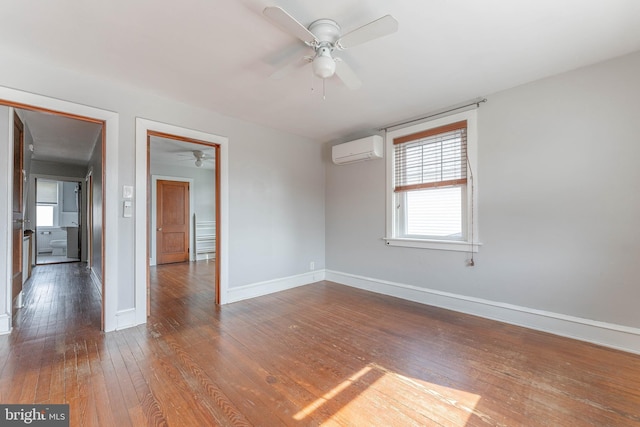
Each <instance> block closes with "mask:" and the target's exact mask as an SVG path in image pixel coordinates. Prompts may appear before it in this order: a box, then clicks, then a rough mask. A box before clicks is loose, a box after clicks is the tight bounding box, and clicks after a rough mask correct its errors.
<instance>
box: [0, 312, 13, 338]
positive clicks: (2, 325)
mask: <svg viewBox="0 0 640 427" xmlns="http://www.w3.org/2000/svg"><path fill="white" fill-rule="evenodd" d="M10 332H11V316H9V315H8V314H7V313H4V314H0V335H5V334H8V333H10Z"/></svg>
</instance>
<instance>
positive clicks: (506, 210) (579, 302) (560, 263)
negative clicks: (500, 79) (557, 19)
mask: <svg viewBox="0 0 640 427" xmlns="http://www.w3.org/2000/svg"><path fill="white" fill-rule="evenodd" d="M639 75H640V53H637V54H633V55H630V56H626V57H623V58H619V59H616V60H613V61H609V62H605V63H602V64H597V65H594V66H590V67H587V68H583V69H580V70H576V71H573V72H569V73H566V74H562V75H559V76H555V77H551V78H547V79H544V80H540V81H537V82H534V83H531V84H527V85H524V86H520V87H517V88H514V89H511V90H507V91H504V92H500V93H497V94H494V95H491V96H488V97H487V98H488V102H487V103H486V104H483V105H482V106H481V107H480V109H479V115H478V120H479V165H478V170H477V171H476V175H477V182H478V184H479V227H480V228H479V234H480V241H481V242H482V243H483V246H482V247H481V248H480V252H479V253H478V254H477V256H476V267H473V268H471V267H466V266H465V259H466V258H467V257H468V255H467V254H464V253H457V252H442V251H433V250H423V249H411V248H397V247H387V246H385V245H384V243H383V241H382V240H381V239H380V238H381V237H382V236H383V235H384V226H385V211H384V207H385V205H384V203H385V198H384V197H385V194H384V191H385V186H384V183H385V168H384V162H383V161H371V162H366V163H360V164H354V165H347V166H335V165H333V164H330V163H327V189H326V220H327V222H326V230H327V232H326V233H327V234H326V247H327V260H326V262H327V269H328V270H330V271H333V272H336V273H347V274H335V275H331V274H329V273H328V275H327V277H328V278H331V277H335V278H336V279H338V280H343V281H344V282H351V284H357V283H356V282H358V283H359V284H360V285H363V286H362V287H367V286H368V287H369V288H376V286H378V287H379V288H380V289H383V288H384V289H386V290H387V291H389V290H390V289H392V288H393V287H394V286H395V287H396V288H398V285H399V287H402V288H403V290H402V291H399V293H402V292H405V291H406V292H407V293H411V292H416V293H417V294H419V293H420V292H421V291H422V290H427V291H428V292H429V293H430V297H425V299H426V300H427V301H429V299H430V298H431V299H432V300H433V301H434V302H436V303H438V302H437V301H438V300H439V299H442V298H445V299H446V298H448V299H449V300H450V301H449V302H448V303H443V304H442V305H444V306H447V304H449V305H450V306H452V307H453V306H455V304H457V303H460V308H461V309H462V310H463V311H464V309H465V307H464V304H466V303H469V304H471V302H473V303H474V304H475V303H482V304H485V303H486V304H488V305H493V306H495V307H499V308H500V309H507V308H508V309H509V310H511V309H516V310H522V312H526V313H528V314H531V315H534V314H535V315H545V316H547V315H548V316H549V317H552V318H558V319H559V318H563V319H565V318H566V319H569V320H571V321H572V322H573V321H577V322H578V323H580V322H583V320H584V322H583V323H585V324H589V325H595V324H596V323H597V322H604V323H606V325H605V327H609V326H611V327H613V329H616V330H624V331H626V332H630V333H631V335H633V336H632V337H630V338H629V337H627V338H625V339H628V340H631V341H632V342H630V341H627V342H626V344H620V343H618V344H616V343H613V344H612V343H608V344H612V345H613V346H619V347H625V346H626V347H625V348H627V349H629V347H631V349H632V351H637V352H640V339H639V338H640V329H637V328H640V316H638V313H639V312H640V306H639V305H638V304H639V301H640V286H638V278H639V277H640V263H639V262H638V260H639V259H640V229H639V228H638V227H637V226H636V222H637V219H638V218H640V192H639V191H638V185H639V184H640V167H638V159H640V144H639V143H638V141H639V139H638V135H640V119H639V117H640V107H639V106H640V103H639V102H638V97H639V96H640V79H638V76H639ZM327 149H328V148H327ZM369 279H370V280H369ZM394 289H395V288H394ZM390 293H393V292H390ZM422 293H423V294H425V292H422ZM459 297H460V298H459ZM416 299H420V297H417V298H416ZM454 299H457V302H454ZM462 300H464V301H462ZM461 301H462V302H461ZM463 302H464V304H463ZM454 308H455V307H454ZM472 311H473V310H472ZM538 311H539V312H538ZM480 314H486V313H480ZM556 315H557V316H556ZM488 316H489V317H491V314H489V315H488ZM495 317H499V316H495ZM566 319H565V320H566ZM507 320H508V319H507ZM512 320H513V319H512ZM514 323H522V324H527V321H515V320H514ZM528 326H532V325H528ZM533 326H535V325H533ZM600 326H602V325H600ZM540 329H548V330H553V327H547V328H545V327H540ZM555 332H560V333H563V332H562V331H555ZM563 334H565V335H572V333H570V332H564V333H563ZM573 335H580V334H578V333H576V334H573ZM580 338H586V339H591V340H594V341H598V338H593V337H584V336H580Z"/></svg>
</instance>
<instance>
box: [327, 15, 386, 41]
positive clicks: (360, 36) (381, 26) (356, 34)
mask: <svg viewBox="0 0 640 427" xmlns="http://www.w3.org/2000/svg"><path fill="white" fill-rule="evenodd" d="M396 31H398V21H396V19H395V18H394V17H393V16H391V15H385V16H383V17H382V18H379V19H376V20H375V21H372V22H369V23H368V24H365V25H363V26H362V27H360V28H356V29H355V30H353V31H350V32H348V33H347V34H345V35H344V36H342V37H340V39H338V41H337V42H336V46H338V47H339V48H340V49H349V48H351V47H353V46H357V45H359V44H362V43H365V42H368V41H370V40H373V39H377V38H378V37H383V36H386V35H388V34H392V33H395V32H396Z"/></svg>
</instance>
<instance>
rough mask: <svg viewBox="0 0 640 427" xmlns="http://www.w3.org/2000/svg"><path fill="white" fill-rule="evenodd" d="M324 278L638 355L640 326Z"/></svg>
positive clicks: (337, 275) (351, 278)
mask: <svg viewBox="0 0 640 427" xmlns="http://www.w3.org/2000/svg"><path fill="white" fill-rule="evenodd" d="M325 280H328V281H331V282H336V283H339V284H342V285H347V286H351V287H354V288H359V289H364V290H367V291H371V292H376V293H380V294H384V295H389V296H393V297H397V298H402V299H406V300H409V301H415V302H419V303H422V304H427V305H432V306H436V307H441V308H445V309H449V310H453V311H458V312H461V313H467V314H472V315H474V316H480V317H484V318H487V319H493V320H498V321H501V322H505V323H510V324H513V325H517V326H523V327H526V328H530V329H535V330H539V331H543V332H549V333H552V334H555V335H560V336H563V337H568V338H574V339H578V340H581V341H586V342H590V343H593V344H598V345H602V346H605V347H610V348H615V349H617V350H622V351H626V352H630V353H635V354H640V329H638V328H632V327H629V326H623V325H617V324H612V323H606V322H600V321H595V320H590V319H584V318H580V317H574V316H568V315H564V314H559V313H553V312H548V311H543V310H536V309H532V308H528V307H521V306H517V305H512V304H505V303H500V302H496V301H490V300H484V299H481V298H474V297H468V296H464V295H458V294H452V293H448V292H441V291H436V290H433V289H425V288H420V287H417V286H412V285H405V284H402V283H395V282H389V281H385V280H379V279H373V278H370V277H364V276H358V275H354V274H348V273H342V272H338V271H331V270H326V272H325Z"/></svg>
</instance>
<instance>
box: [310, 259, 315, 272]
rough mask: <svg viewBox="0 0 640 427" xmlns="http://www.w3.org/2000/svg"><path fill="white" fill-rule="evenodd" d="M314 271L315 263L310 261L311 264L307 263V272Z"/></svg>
mask: <svg viewBox="0 0 640 427" xmlns="http://www.w3.org/2000/svg"><path fill="white" fill-rule="evenodd" d="M315 269H316V263H315V262H313V261H311V262H310V263H309V271H313V270H315Z"/></svg>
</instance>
